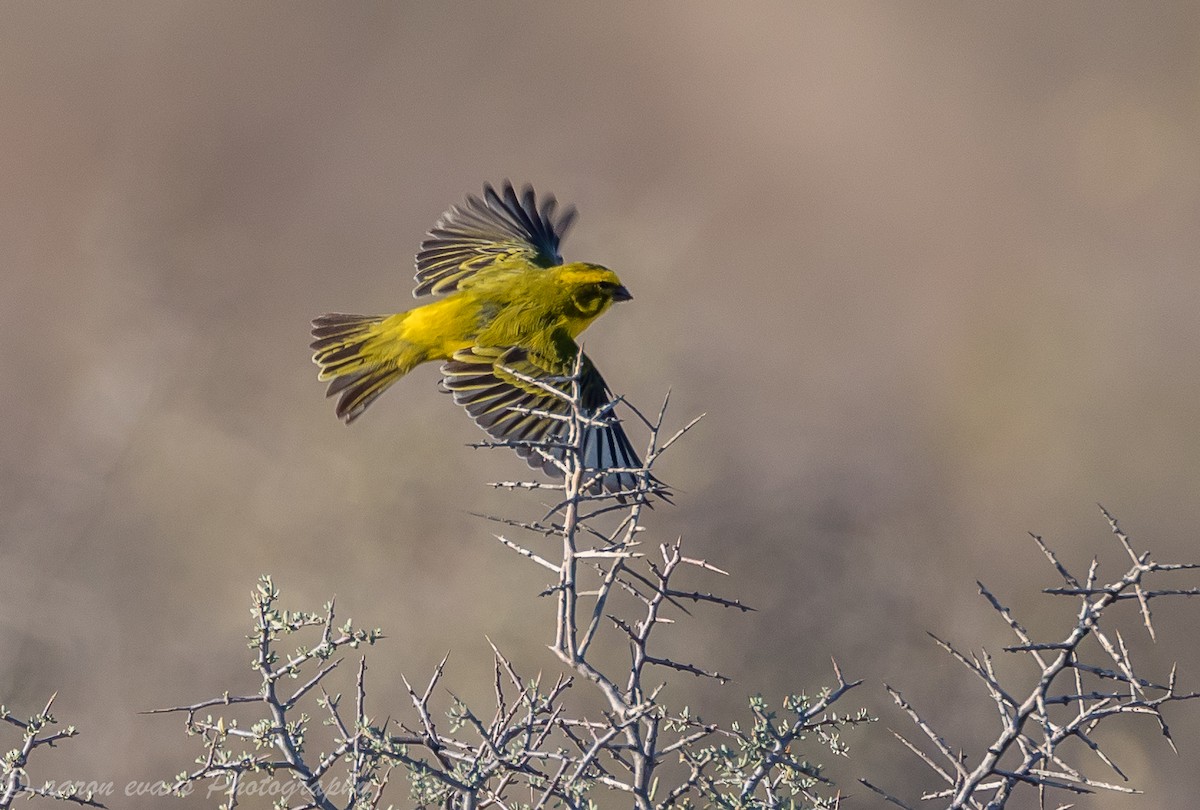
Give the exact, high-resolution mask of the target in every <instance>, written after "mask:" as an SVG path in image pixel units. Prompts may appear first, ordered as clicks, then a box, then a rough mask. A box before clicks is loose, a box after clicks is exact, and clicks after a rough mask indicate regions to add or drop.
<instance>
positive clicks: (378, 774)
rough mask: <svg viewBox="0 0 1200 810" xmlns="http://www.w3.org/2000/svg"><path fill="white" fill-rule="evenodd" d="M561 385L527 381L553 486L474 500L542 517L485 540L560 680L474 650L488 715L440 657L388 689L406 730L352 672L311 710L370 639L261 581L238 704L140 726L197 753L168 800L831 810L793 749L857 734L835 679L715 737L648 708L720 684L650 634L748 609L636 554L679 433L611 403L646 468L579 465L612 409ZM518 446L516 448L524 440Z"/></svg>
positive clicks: (570, 382)
mask: <svg viewBox="0 0 1200 810" xmlns="http://www.w3.org/2000/svg"><path fill="white" fill-rule="evenodd" d="M514 373H515V372H514ZM579 376H580V369H579V367H578V366H577V367H576V368H575V370H574V372H573V375H572V376H571V377H568V378H563V379H559V380H550V381H546V380H527V382H528V383H529V384H536V385H538V386H539V387H542V388H543V389H544V390H545V391H546V392H547V393H550V394H552V395H553V396H555V397H558V398H559V399H560V400H561V403H562V404H563V405H564V406H565V407H563V408H560V409H556V410H557V411H558V412H557V413H548V412H547V413H539V415H540V416H543V417H546V418H554V419H558V420H561V421H562V422H563V423H564V424H565V426H566V428H567V430H566V435H565V439H564V438H562V437H560V438H559V439H558V440H557V443H556V444H554V445H552V446H549V445H547V446H537V447H535V448H534V450H535V452H537V453H538V454H540V456H541V457H542V458H543V459H544V460H545V461H547V462H550V463H552V466H553V467H554V468H555V469H557V470H558V471H559V472H560V473H561V475H560V477H559V478H558V479H557V480H555V481H553V482H539V481H510V482H503V483H499V484H495V485H494V486H499V487H504V488H509V489H520V490H536V491H545V492H548V493H551V497H552V498H553V502H552V503H551V504H548V505H547V508H546V511H545V512H544V513H543V514H542V515H541V516H540V517H539V518H537V519H534V520H514V519H510V518H501V517H490V516H489V519H491V520H493V521H496V522H497V523H499V524H501V525H503V526H505V527H508V528H509V529H514V530H518V531H521V532H524V533H525V534H526V535H527V538H526V539H521V540H520V541H518V540H514V539H512V538H510V537H506V536H503V535H498V536H497V538H496V539H497V540H498V541H499V542H500V543H501V544H502V546H503V547H504V548H506V549H509V550H511V551H513V552H515V553H516V554H517V555H518V556H519V557H520V558H521V559H525V560H528V561H530V562H531V563H533V564H534V565H536V566H538V567H539V568H540V569H541V570H544V571H546V572H547V573H548V576H549V578H550V579H551V583H550V584H549V586H548V587H547V589H546V590H545V591H544V592H543V595H544V596H548V597H550V598H552V599H554V601H555V605H556V610H555V623H554V627H553V630H552V639H551V643H550V644H549V648H550V650H551V651H552V653H553V654H554V656H555V657H556V658H557V661H558V662H559V663H561V665H562V666H563V667H564V668H565V672H564V673H563V674H559V675H556V676H552V677H546V678H544V677H543V676H542V675H537V676H534V677H528V676H525V675H522V674H520V673H519V671H518V668H517V667H516V666H515V665H514V664H513V663H512V662H511V661H510V660H509V659H508V658H506V657H505V656H504V655H503V654H502V653H501V652H500V650H499V649H497V648H496V647H495V646H494V645H493V646H492V652H493V672H492V679H491V680H492V691H493V693H494V695H493V701H492V703H493V704H494V705H492V706H491V707H490V708H489V709H488V710H487V711H486V712H480V711H477V710H476V709H474V708H472V707H470V706H468V705H467V704H466V703H465V702H464V701H462V700H460V699H459V698H458V697H456V696H455V695H454V693H453V692H451V691H450V690H448V689H446V688H445V686H444V685H443V679H444V677H445V667H446V660H445V659H443V660H442V662H441V663H440V664H439V665H438V666H437V667H436V668H435V669H434V672H433V674H432V676H431V677H430V678H429V679H428V681H427V682H425V683H424V685H419V686H414V685H413V684H411V683H410V682H409V681H408V680H407V679H402V682H403V684H404V687H405V689H406V691H407V695H408V702H409V704H410V707H409V709H408V710H407V711H406V712H405V713H404V714H405V717H406V718H407V719H402V720H394V719H392V718H391V717H389V718H388V719H387V720H385V721H383V722H382V723H378V722H376V721H375V720H373V719H372V718H371V717H370V716H368V714H367V712H366V708H365V704H366V687H365V683H364V682H365V673H366V664H365V661H362V662H360V664H359V667H358V671H357V677H356V679H355V684H354V699H353V708H350V707H344V701H343V699H342V697H341V695H339V694H331V691H332V690H330V689H328V688H327V684H328V683H329V682H330V680H331V679H332V678H333V677H334V676H335V673H336V670H337V667H338V665H339V664H340V662H341V660H342V659H341V658H338V657H336V656H338V655H340V654H341V653H343V652H344V648H346V647H357V646H359V645H362V644H373V643H375V641H377V640H379V639H380V638H382V634H381V633H380V632H379V631H372V632H363V631H359V630H355V629H354V628H353V627H351V626H350V625H349V624H346V625H344V626H342V627H336V626H335V624H334V615H333V605H332V604H329V605H327V606H326V612H325V614H323V615H322V614H305V613H291V612H288V611H282V610H280V609H279V608H278V606H277V604H276V603H277V599H278V591H277V590H276V589H275V586H274V585H273V584H272V582H271V580H270V579H269V578H267V577H264V578H263V579H262V580H261V581H260V583H259V586H258V590H257V592H256V594H255V595H254V611H253V614H254V620H255V627H254V632H253V633H252V635H251V636H250V647H251V649H252V650H253V651H254V661H253V668H254V669H255V671H256V672H257V675H258V679H259V681H260V686H259V688H258V691H257V692H255V693H253V694H243V695H236V696H235V695H231V694H229V693H226V694H224V695H222V696H221V697H218V698H213V699H209V700H204V701H200V702H198V703H194V704H191V705H186V706H176V707H173V708H170V709H162V710H159V711H161V712H175V713H182V714H184V715H185V716H186V725H187V729H188V732H189V733H190V734H193V735H198V736H200V737H201V738H202V739H203V741H204V752H203V754H202V755H201V756H200V757H199V758H198V760H197V765H198V767H197V768H195V769H193V770H191V771H190V772H185V773H182V774H180V775H179V776H178V777H177V778H176V780H175V782H174V789H175V790H176V791H177V792H181V793H182V792H186V791H187V790H188V789H189V788H191V787H192V786H193V785H196V784H198V783H201V782H208V783H210V785H211V784H217V785H218V786H220V788H221V789H222V794H223V798H224V799H225V804H224V805H223V807H227V808H233V807H236V806H237V803H238V798H239V795H241V793H242V792H243V789H244V788H245V787H247V786H248V785H249V784H250V780H252V779H255V778H256V774H262V775H265V776H267V777H275V776H276V775H279V776H280V777H282V779H283V780H284V781H285V782H286V783H287V785H288V786H291V787H292V788H297V787H298V789H297V790H294V791H292V792H287V793H285V792H284V791H283V790H282V789H281V790H280V791H279V795H278V797H277V798H278V800H279V803H278V806H280V807H285V808H301V809H307V808H320V809H321V810H332V809H333V808H338V809H339V810H341V809H345V810H349V808H356V810H357V808H374V807H379V806H381V805H380V802H381V800H382V797H383V794H384V790H385V789H386V787H387V785H388V779H389V775H390V774H391V772H392V771H393V770H395V769H396V768H399V769H400V771H401V772H402V773H404V774H405V776H406V778H407V783H408V789H409V792H410V796H411V798H412V800H413V801H414V803H415V804H416V805H417V806H419V807H433V806H438V807H444V808H461V810H469V809H473V808H484V807H494V808H502V809H503V808H514V810H515V808H518V807H520V808H535V809H536V808H548V807H569V808H590V807H594V806H595V804H594V800H593V798H592V797H593V796H594V794H596V793H597V792H604V793H612V792H616V793H618V794H619V795H621V796H622V797H623V798H624V799H625V800H627V801H628V803H630V804H632V805H633V806H635V807H638V808H667V807H695V806H705V807H727V808H749V807H779V808H784V807H787V808H794V807H836V806H837V803H838V796H837V794H836V792H832V791H831V786H830V785H829V783H828V782H827V780H825V778H824V777H823V776H822V775H821V768H820V766H819V765H817V764H815V763H813V762H811V761H809V760H808V759H806V758H804V757H802V756H801V755H800V752H799V748H800V746H801V745H802V744H805V743H806V741H807V740H808V739H809V738H815V739H816V740H817V741H819V742H821V743H822V744H823V745H824V746H825V747H827V748H828V749H829V750H831V751H832V752H833V753H834V754H842V753H844V746H843V744H842V743H841V741H840V737H839V734H840V731H841V730H842V729H843V728H846V727H850V726H853V725H856V724H858V723H863V722H867V721H868V720H869V719H870V718H868V717H867V716H866V714H865V713H864V712H858V713H856V714H852V715H849V716H842V715H839V714H837V713H836V712H835V711H834V710H833V706H834V704H835V703H836V702H837V701H838V700H839V699H841V698H842V697H843V696H844V695H845V694H846V693H847V692H848V691H850V690H851V689H853V688H855V687H856V686H858V684H859V682H858V681H847V680H846V679H844V678H843V677H842V674H841V672H840V671H839V670H838V668H837V665H836V664H834V677H835V679H836V684H835V686H834V687H832V688H830V689H827V690H824V691H822V692H821V693H820V694H819V695H817V696H816V697H814V698H810V697H807V696H803V695H792V696H788V697H787V698H785V700H784V706H783V711H782V713H780V714H776V713H775V712H773V711H771V709H770V708H769V707H768V706H767V704H766V702H765V701H764V700H762V699H761V698H757V697H756V698H753V699H752V700H751V702H750V709H751V721H750V723H749V724H748V726H747V727H746V728H744V729H743V728H742V727H741V726H739V725H738V724H737V723H733V724H731V725H729V726H728V727H722V726H721V725H720V724H718V723H710V722H706V721H704V720H702V719H701V718H700V717H699V716H697V715H694V714H692V713H691V712H690V711H689V710H687V709H684V710H682V711H678V710H675V711H672V710H671V709H669V707H668V705H667V703H666V696H667V693H668V692H669V687H670V684H671V682H672V680H673V679H675V678H677V677H678V676H679V675H690V676H695V677H701V678H711V679H715V680H717V681H720V682H724V681H725V680H726V679H725V677H724V676H722V675H721V674H720V673H717V672H714V671H712V670H710V669H709V668H707V667H705V666H704V665H703V664H701V663H694V662H691V661H685V660H677V659H676V658H672V657H669V656H667V655H664V654H662V653H661V652H659V651H658V645H657V644H656V639H657V637H658V634H659V629H660V628H663V627H667V626H671V625H673V624H674V623H675V618H674V617H673V615H672V614H677V615H685V616H686V615H689V609H692V610H694V609H696V608H698V607H703V606H711V607H717V608H731V609H734V610H738V611H743V612H744V611H749V610H751V608H749V607H748V606H746V605H745V604H743V603H742V602H741V601H740V600H738V599H736V598H728V597H724V596H720V595H717V594H715V593H713V592H711V591H709V590H705V589H700V588H694V587H692V586H690V585H685V584H682V582H683V581H684V580H686V579H687V578H688V577H690V576H696V575H700V576H712V575H716V576H725V575H726V573H725V572H724V571H722V570H721V569H720V568H718V567H717V566H715V565H713V564H711V563H709V562H707V561H705V560H703V559H699V558H696V557H692V556H689V555H688V554H686V553H685V551H684V546H683V542H682V540H681V539H680V540H676V541H675V542H672V543H664V544H658V545H657V546H656V547H654V548H653V549H648V548H646V547H645V546H644V545H643V542H642V539H641V535H642V533H643V531H644V527H643V526H642V525H641V520H642V517H643V515H644V513H645V511H646V510H647V509H649V508H650V506H651V504H652V502H653V501H656V500H664V499H665V498H666V496H667V493H666V491H665V489H664V488H663V486H662V484H661V483H660V482H659V481H658V479H656V478H655V477H654V475H653V474H652V472H651V470H652V468H653V467H654V465H655V463H656V462H657V461H658V460H659V459H660V458H661V456H662V454H663V453H664V452H665V451H666V450H667V449H668V448H670V447H671V446H672V445H673V444H674V443H675V442H676V441H677V440H678V439H679V438H681V437H682V436H684V435H685V434H686V433H687V432H688V431H689V430H691V428H692V427H694V426H695V424H696V423H697V422H698V421H699V420H698V419H696V420H693V421H692V422H690V423H688V424H687V425H685V426H684V427H683V428H681V429H679V430H678V431H676V432H674V433H673V434H671V435H670V436H669V437H667V438H666V439H665V440H664V439H663V438H662V437H663V435H664V434H663V430H662V428H663V422H664V418H665V415H666V408H667V401H666V400H664V402H663V406H662V408H661V409H660V410H659V412H658V414H657V415H656V417H655V418H653V419H649V418H647V417H646V416H645V415H643V414H642V413H641V412H640V411H637V410H636V409H634V408H632V406H628V407H630V410H632V412H633V413H634V415H635V416H636V418H637V420H638V421H639V422H640V423H641V424H642V425H643V426H644V427H645V428H646V429H647V431H648V433H649V441H648V444H647V448H646V452H645V459H646V461H645V462H644V464H643V465H642V466H641V467H639V468H637V469H620V470H611V469H610V470H591V469H587V468H585V467H584V463H583V459H584V456H585V454H584V452H583V448H584V440H585V431H586V429H587V428H589V427H596V426H602V425H605V424H607V423H608V422H609V421H610V420H613V419H615V416H614V414H613V412H612V411H613V408H614V407H615V406H616V405H617V404H619V403H622V402H623V400H619V399H618V400H616V401H614V402H613V403H610V404H609V405H607V406H605V407H604V408H603V409H601V410H600V411H599V412H595V413H589V412H587V411H586V410H585V409H584V408H583V406H582V403H581V392H580V385H579ZM484 444H485V445H486V446H491V447H494V446H512V443H510V442H487V443H484ZM522 448H523V449H525V450H528V449H529V447H528V445H527V444H526V445H522ZM614 474H617V477H616V478H613V477H612V476H613V475H614ZM613 480H617V481H620V482H622V486H621V491H618V492H612V491H605V488H604V487H603V486H601V483H602V482H604V481H613ZM629 482H634V483H632V484H631V483H629ZM528 538H532V539H528ZM535 544H540V545H535ZM302 632H306V633H316V634H318V636H319V640H318V643H317V644H316V645H315V646H313V647H312V648H306V647H303V646H302V647H299V648H298V649H297V650H296V651H295V652H294V653H293V654H291V655H290V657H287V658H283V657H281V654H280V652H279V651H278V649H277V648H278V646H279V644H280V642H281V641H283V640H284V639H285V638H287V637H290V636H292V635H295V634H297V633H302ZM489 643H490V642H489ZM602 648H603V649H605V650H607V651H608V652H612V650H613V649H624V650H627V658H626V659H625V663H624V664H623V665H617V666H616V667H614V665H613V664H611V663H607V662H609V661H611V660H612V656H611V655H607V656H606V655H601V654H600V652H599V650H600V649H602ZM285 683H288V684H290V686H289V688H287V689H285V688H284V684H285ZM297 684H298V685H297ZM579 687H590V689H592V690H595V695H598V696H599V698H600V705H601V708H600V710H599V711H598V713H597V709H596V706H597V704H596V701H595V699H594V697H595V696H592V697H591V698H589V696H588V695H586V693H585V694H579V695H578V697H579V699H578V700H572V701H568V699H567V698H568V693H569V692H570V691H574V692H575V693H577V694H578V693H579V691H580V689H579ZM585 692H586V690H585ZM318 694H319V695H320V697H319V698H316V695H318ZM309 700H316V702H317V705H318V708H319V709H320V711H321V712H322V713H323V714H324V715H325V724H326V725H327V726H328V727H329V728H330V729H331V732H329V733H327V736H331V737H332V739H331V740H329V741H328V742H327V744H326V745H324V748H325V752H324V753H313V752H312V751H311V750H310V749H314V750H315V749H316V748H318V747H320V746H318V745H317V741H316V739H315V737H314V738H313V739H310V737H312V736H313V735H310V732H309V728H308V725H309V716H308V714H307V713H304V712H301V710H300V707H301V705H302V704H305V702H306V701H309ZM218 707H219V708H218ZM235 707H236V708H238V709H240V710H242V711H246V710H253V711H255V712H257V714H256V715H255V716H254V717H253V718H251V720H250V723H249V725H246V724H239V723H238V721H237V719H234V718H231V717H228V716H226V714H220V715H218V716H216V717H214V716H213V714H210V713H209V712H210V711H218V712H225V713H229V712H232V711H235ZM339 762H341V763H343V765H344V767H345V769H346V771H347V773H346V776H345V778H344V779H343V780H342V781H341V782H340V783H338V782H336V781H334V779H333V774H332V771H333V769H334V766H335V765H337V764H338V763H339Z"/></svg>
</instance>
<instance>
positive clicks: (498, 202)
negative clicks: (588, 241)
mask: <svg viewBox="0 0 1200 810" xmlns="http://www.w3.org/2000/svg"><path fill="white" fill-rule="evenodd" d="M557 205H558V203H557V201H556V200H555V199H554V197H553V196H546V197H545V198H543V200H542V203H541V206H540V207H539V205H538V201H537V195H535V194H534V192H533V189H532V188H530V187H529V186H525V188H524V189H522V191H521V193H520V195H518V194H517V192H516V191H515V190H514V189H513V186H512V183H510V182H508V181H507V180H506V181H505V182H504V184H503V185H502V186H501V187H500V190H499V191H496V189H494V188H492V186H491V185H490V184H485V185H484V187H483V197H482V198H480V197H476V196H475V195H473V194H472V195H468V197H467V200H466V202H465V203H463V204H462V205H454V206H451V207H450V210H449V211H447V212H446V213H445V214H443V215H442V218H441V219H439V220H438V223H437V225H435V226H434V227H433V229H432V230H431V231H429V238H428V239H426V240H425V241H424V242H422V243H421V249H420V251H419V252H418V253H417V274H416V276H415V277H414V278H415V279H416V282H417V286H416V288H415V289H414V290H413V295H414V296H422V295H428V294H430V293H443V292H451V291H453V290H457V289H458V285H459V284H461V283H462V282H463V281H464V280H465V279H467V278H470V277H471V276H473V275H475V274H476V273H478V272H479V271H480V270H483V269H485V268H487V267H489V266H490V265H493V264H495V263H496V262H498V261H503V260H506V259H514V258H517V259H523V260H524V261H527V262H529V263H530V264H532V265H534V266H536V267H554V266H555V265H558V264H562V256H561V255H559V252H558V245H559V242H561V241H562V238H563V235H564V234H565V233H566V232H567V229H568V228H570V227H571V223H572V222H573V221H574V220H575V208H574V207H573V206H568V207H567V208H566V209H564V210H563V211H562V212H561V213H557V214H556V208H557Z"/></svg>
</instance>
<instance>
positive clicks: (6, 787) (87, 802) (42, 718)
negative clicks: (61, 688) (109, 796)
mask: <svg viewBox="0 0 1200 810" xmlns="http://www.w3.org/2000/svg"><path fill="white" fill-rule="evenodd" d="M56 696H57V695H51V696H50V699H49V700H47V701H46V706H45V708H43V709H42V710H41V711H40V712H38V713H37V714H35V715H33V716H32V717H27V718H21V717H17V716H16V715H14V714H12V712H10V711H9V710H8V707H6V706H0V724H7V725H9V726H14V727H16V728H19V729H21V744H20V745H19V746H17V747H16V748H13V749H11V750H9V751H7V752H6V753H5V754H4V756H3V759H0V810H8V808H9V807H12V805H13V802H15V801H16V800H17V799H32V798H35V797H37V798H43V799H57V800H58V801H64V802H70V803H72V804H77V805H80V806H83V807H104V805H103V804H101V803H100V802H99V801H98V800H97V799H96V796H95V791H91V790H82V789H80V785H78V784H77V783H73V782H68V783H66V784H65V785H64V786H62V787H58V788H55V787H54V786H53V785H52V784H50V783H46V784H44V785H43V786H41V787H36V786H34V785H33V784H32V783H30V781H29V772H28V771H27V770H26V769H27V768H28V767H29V759H30V757H31V756H32V754H33V752H34V751H36V750H38V749H39V748H42V747H46V748H54V747H55V743H57V742H59V741H60V740H65V739H69V738H71V737H74V736H75V735H76V734H77V733H78V732H77V731H76V730H75V727H74V726H67V727H66V728H64V729H62V730H60V731H50V730H49V729H50V727H51V726H54V725H56V724H57V723H58V721H57V720H55V719H54V715H52V714H51V713H50V709H51V707H52V706H53V705H54V698H55V697H56Z"/></svg>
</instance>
